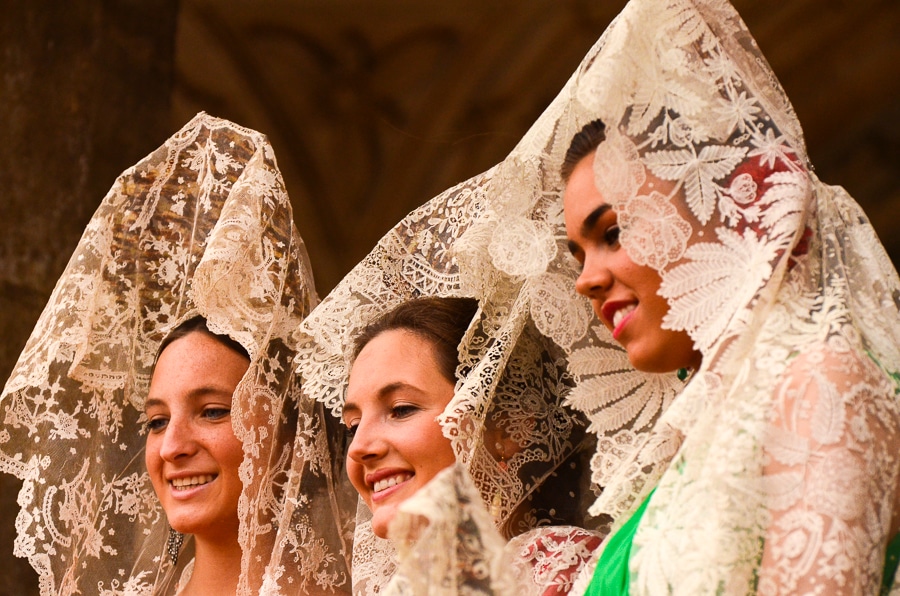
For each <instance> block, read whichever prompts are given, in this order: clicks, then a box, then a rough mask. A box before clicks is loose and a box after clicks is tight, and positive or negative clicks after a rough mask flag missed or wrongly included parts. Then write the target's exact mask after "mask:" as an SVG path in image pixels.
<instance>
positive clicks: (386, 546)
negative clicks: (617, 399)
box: [341, 297, 599, 595]
mask: <svg viewBox="0 0 900 596" xmlns="http://www.w3.org/2000/svg"><path fill="white" fill-rule="evenodd" d="M478 312H479V311H478V303H477V301H476V300H474V299H471V298H456V297H431V298H417V299H412V300H409V301H405V302H402V303H400V304H399V305H397V306H396V307H394V308H393V309H391V310H389V311H387V312H386V313H384V314H382V315H381V316H378V317H376V318H374V319H373V320H371V321H370V322H369V323H368V324H367V325H366V326H365V327H364V328H362V330H361V332H360V333H359V334H358V335H357V336H356V338H355V340H354V342H353V348H352V351H351V368H350V373H349V378H348V384H347V391H346V398H345V401H344V403H343V407H342V410H341V415H342V419H343V422H344V424H345V425H346V426H347V428H348V430H349V433H350V436H351V437H352V438H351V442H350V444H349V447H348V451H347V473H348V475H349V478H350V481H351V482H352V483H353V485H354V486H355V487H356V489H357V491H358V492H359V494H360V497H361V498H362V501H363V502H364V503H365V506H366V509H367V511H366V514H367V517H369V518H370V519H369V521H367V522H365V523H363V524H361V525H358V526H357V528H356V532H355V534H356V540H357V543H356V544H355V549H356V550H355V554H354V565H353V573H354V583H355V584H356V585H357V587H358V588H360V587H365V588H367V589H371V588H372V585H371V584H372V583H374V581H379V582H381V583H385V584H387V583H389V582H390V583H389V585H387V586H386V587H385V588H384V589H385V590H387V591H388V592H391V591H392V590H401V591H402V590H406V591H409V590H411V591H412V593H421V592H422V591H423V590H424V591H434V590H438V589H440V590H444V591H446V592H447V593H457V592H458V591H465V590H467V589H472V588H473V586H475V585H478V586H481V587H484V586H491V589H498V586H506V587H509V586H512V585H514V584H515V583H519V585H521V586H522V588H524V589H526V590H528V593H537V594H547V595H550V594H559V593H563V592H564V590H562V589H560V586H566V585H569V584H570V583H571V582H572V581H573V580H574V577H575V576H576V575H577V573H578V571H579V570H580V569H581V567H582V565H583V564H584V563H585V561H586V560H587V559H588V556H589V553H590V552H591V551H592V549H593V548H594V547H596V545H597V544H599V537H598V536H597V535H596V534H594V533H592V532H590V531H587V530H584V529H581V528H575V527H565V528H562V527H560V528H546V529H535V525H536V523H535V522H536V520H544V521H545V523H550V522H552V521H554V520H555V521H557V522H559V521H565V520H566V519H567V516H568V517H569V519H571V518H572V516H575V517H576V518H577V517H578V504H577V500H576V499H575V498H574V497H575V496H576V495H575V492H574V491H580V490H583V489H582V487H580V485H579V480H580V477H581V475H580V474H579V473H577V471H576V472H575V473H572V470H566V469H565V467H566V466H563V465H561V464H560V463H559V462H551V465H553V466H554V467H556V468H557V469H556V470H555V471H554V470H553V469H548V468H547V463H538V464H537V465H534V464H532V465H530V466H529V463H528V461H527V458H529V457H533V456H534V455H535V453H537V452H538V449H539V448H540V447H541V443H542V442H544V441H546V437H539V436H533V435H535V434H536V433H535V430H538V432H540V428H541V427H542V424H541V423H540V422H538V421H537V420H533V421H532V422H531V423H530V424H529V426H530V428H529V429H525V428H519V425H520V424H522V423H524V422H525V420H524V419H522V418H520V415H521V412H519V411H517V410H518V409H514V408H509V407H506V405H504V404H503V403H502V400H499V399H498V400H497V401H498V403H494V404H492V405H489V411H488V413H487V414H486V415H485V420H486V421H487V422H486V423H484V429H483V430H482V431H481V439H482V441H483V442H486V443H487V444H486V445H485V444H482V445H479V446H478V447H477V448H476V449H475V451H476V452H475V453H464V454H460V455H458V454H457V452H456V450H455V448H454V444H453V442H452V440H451V438H449V437H447V436H446V432H445V430H444V424H445V423H444V422H442V421H443V420H445V419H446V417H447V415H448V413H449V414H452V408H450V407H449V406H450V403H451V401H452V400H453V398H454V389H455V387H456V386H457V383H458V382H459V380H460V376H459V375H460V370H459V368H460V362H459V351H460V345H461V344H462V343H463V341H464V337H466V334H467V332H468V331H469V330H470V327H473V328H474V327H475V326H477V325H476V318H475V317H476V315H477V313H478ZM519 366H522V364H521V363H519V364H516V365H515V366H513V367H511V368H513V369H517V368H518V367H519ZM536 372H537V373H538V374H540V372H541V371H540V370H538V371H536ZM533 407H534V410H533V411H532V414H533V415H535V416H538V415H540V413H541V410H544V411H546V410H548V407H547V406H546V405H544V406H539V405H538V404H536V403H535V404H533ZM563 415H564V413H563V412H558V413H557V416H558V417H560V416H563ZM561 421H562V420H558V422H561ZM475 422H476V421H475V419H474V418H470V420H469V423H468V424H474V423H475ZM545 428H546V427H545ZM564 430H565V431H566V432H567V433H568V434H569V435H574V436H576V437H577V436H578V428H577V427H575V428H572V425H571V424H570V425H569V427H568V428H565V429H564ZM573 431H574V432H573ZM569 438H570V437H568V436H558V437H557V439H558V440H560V441H566V440H567V439H569ZM478 458H480V459H478ZM494 458H496V459H494ZM466 459H469V460H470V461H471V460H473V459H476V461H478V462H479V465H480V466H484V468H483V469H482V468H478V467H474V468H473V469H475V470H480V471H482V472H486V473H492V475H493V476H494V478H495V482H494V484H493V485H492V486H500V487H502V486H503V483H504V482H505V483H506V485H507V486H509V487H510V488H508V489H507V490H508V492H503V491H502V490H494V491H489V492H484V491H482V492H479V491H478V489H477V488H476V487H475V486H474V484H473V483H472V480H471V479H470V477H469V476H468V473H467V472H465V466H463V465H455V464H457V463H458V462H464V461H466ZM523 460H524V461H523ZM529 469H530V470H531V471H532V472H533V471H534V470H536V469H543V470H544V471H545V472H544V473H545V474H548V473H550V476H551V479H550V480H549V481H548V483H547V486H546V487H542V486H537V485H536V486H533V487H531V491H530V492H531V494H530V495H529V496H530V499H522V498H521V497H519V500H518V501H516V498H517V492H516V490H515V486H516V478H517V476H516V475H515V474H518V473H524V472H519V471H520V470H529ZM545 488H546V490H545ZM461 495H465V497H462V496H461ZM509 501H511V502H512V503H510V502H509ZM413 503H414V504H413ZM410 505H412V508H411V509H410V508H409V507H410ZM489 506H490V507H491V512H490V513H489V512H488V507H489ZM553 506H555V507H558V508H559V510H558V511H554V509H553ZM448 508H449V512H450V515H449V516H447V515H445V514H446V513H447V512H448ZM566 509H568V511H567V510H566ZM411 511H412V512H414V513H410V512H411ZM492 516H493V517H492ZM397 518H402V519H401V520H400V523H399V524H398V523H395V520H397ZM411 519H412V521H410V520H411ZM459 524H463V525H464V527H465V528H466V529H467V531H466V534H465V535H466V536H467V538H465V539H464V540H463V541H462V542H458V543H457V541H458V540H460V539H461V537H460V536H457V530H458V526H459ZM529 529H531V530H532V531H531V532H528V531H526V530H529ZM523 531H524V532H525V535H524V536H520V537H519V538H517V540H516V541H515V542H514V543H512V546H509V547H505V546H504V544H505V542H506V540H505V538H504V537H503V536H501V533H500V532H503V533H504V534H505V535H506V537H507V538H508V537H509V536H512V535H516V534H522V533H523ZM371 534H374V537H373V536H371ZM476 536H477V540H478V541H480V542H481V541H483V542H486V543H489V544H491V545H492V546H493V547H494V548H495V551H494V552H490V549H483V550H481V549H472V548H471V547H472V543H473V542H474V540H475V537H476ZM436 537H440V538H439V539H436ZM378 539H389V540H382V541H381V542H380V543H379V540H378ZM545 543H548V544H551V545H552V547H551V548H549V549H548V548H545ZM378 544H380V545H381V548H382V550H383V554H382V555H381V556H379V555H378V554H377V551H378V547H377V545H378ZM563 544H568V545H570V547H571V548H569V550H568V551H566V550H565V549H563V548H561V545H563ZM366 545H368V546H366ZM454 545H455V546H454ZM394 547H397V548H399V550H400V554H401V556H400V557H399V559H398V558H397V556H396V555H395V553H394ZM553 547H555V548H553ZM505 548H506V549H507V551H508V552H506V553H504V552H503V550H504V549H505ZM529 549H530V550H529ZM520 551H523V552H524V553H525V554H524V555H523V554H521V552H520ZM562 552H566V553H567V555H566V556H561V553H562ZM494 555H496V556H495V557H494V558H493V559H492V558H491V556H494ZM482 557H484V559H482ZM535 561H539V565H534V563H535ZM476 562H481V563H483V564H484V565H485V566H486V567H487V568H488V569H490V571H485V573H483V574H481V576H480V577H477V578H473V577H471V576H467V575H466V574H465V573H459V572H460V569H468V568H470V567H472V566H474V565H475V564H476ZM510 562H512V564H514V565H516V566H518V568H519V572H520V573H521V574H522V575H521V576H520V577H519V578H516V577H515V576H513V575H511V574H510V573H509V570H508V569H503V568H502V565H503V564H504V563H505V564H507V565H509V564H510ZM398 563H399V568H398V567H397V565H398ZM395 569H399V572H397V573H395V571H394V570H395ZM370 573H372V574H373V575H374V576H375V577H370V576H369V574H370ZM379 574H380V575H382V577H380V578H379V577H378V575H379ZM364 579H365V580H368V581H367V582H364V581H363V580H364ZM504 582H507V583H504ZM438 586H440V588H439V587H438Z"/></svg>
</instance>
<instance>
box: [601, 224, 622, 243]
mask: <svg viewBox="0 0 900 596" xmlns="http://www.w3.org/2000/svg"><path fill="white" fill-rule="evenodd" d="M603 241H604V242H605V243H606V244H608V245H609V246H615V245H617V244H618V243H619V226H618V225H611V226H609V227H608V228H606V230H605V231H604V232H603Z"/></svg>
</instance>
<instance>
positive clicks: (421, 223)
mask: <svg viewBox="0 0 900 596" xmlns="http://www.w3.org/2000/svg"><path fill="white" fill-rule="evenodd" d="M519 163H520V162H519V159H518V158H517V157H512V158H510V160H509V161H508V162H504V163H503V164H501V165H500V166H498V167H497V168H495V169H493V170H491V171H489V172H487V173H485V174H483V175H481V176H477V177H475V178H473V179H471V180H468V181H466V182H463V183H462V184H460V185H458V186H456V187H454V188H451V189H449V190H447V191H445V192H444V193H442V194H440V195H439V196H437V197H435V198H434V199H432V200H431V201H429V202H428V203H426V204H425V205H423V206H422V207H421V208H419V209H417V210H416V211H414V212H412V213H411V214H409V215H408V216H407V217H406V218H404V219H403V221H401V222H400V223H399V224H397V226H395V227H394V229H392V230H391V231H390V232H389V233H388V234H387V235H386V236H385V237H384V238H382V239H381V240H380V241H379V243H378V244H377V246H376V247H375V248H374V249H373V250H372V252H371V253H370V254H369V255H368V256H367V257H366V258H365V259H364V260H363V261H362V262H361V263H359V264H358V265H357V266H356V267H355V268H354V269H353V270H352V271H351V272H350V273H349V274H348V275H347V276H346V277H345V278H344V279H343V280H342V281H341V283H340V284H338V285H337V286H336V287H335V289H334V290H333V291H332V292H331V293H330V294H329V295H328V296H327V297H326V298H325V299H324V300H323V301H322V303H321V304H320V305H319V306H318V307H317V308H316V309H315V310H314V311H313V312H312V313H311V314H310V315H309V316H308V317H307V318H306V319H305V320H304V322H303V324H302V325H301V327H300V331H299V339H298V343H299V346H300V348H299V353H298V357H297V360H296V362H297V369H298V371H299V373H300V376H301V379H302V384H303V390H304V393H305V394H307V395H308V396H309V397H310V398H311V399H313V400H315V401H317V402H320V403H324V404H326V405H327V406H328V408H329V409H330V410H331V411H332V412H333V413H334V414H335V416H336V417H337V416H339V415H340V410H341V407H342V404H343V399H344V390H345V385H346V382H347V377H348V358H349V351H350V349H351V348H350V347H351V345H352V343H353V342H352V340H353V338H354V337H355V336H356V335H357V334H358V333H359V332H360V331H361V330H362V329H363V328H364V327H365V326H366V325H367V324H368V323H369V322H371V321H372V320H374V319H375V318H376V317H378V316H379V315H381V314H383V313H385V312H387V311H388V310H390V309H391V308H392V307H394V306H396V305H397V304H400V303H401V302H403V301H405V300H408V299H410V298H413V297H417V296H469V297H474V298H477V299H478V301H479V311H478V313H477V314H476V316H475V319H474V321H473V323H472V325H471V326H470V328H469V330H468V331H467V333H466V335H465V337H464V339H463V341H462V344H461V345H460V362H461V365H460V368H459V370H458V378H459V379H460V380H459V381H458V383H457V387H456V392H455V395H454V398H453V399H452V401H451V402H450V404H449V405H448V407H447V408H446V410H445V411H444V414H443V415H442V417H441V419H440V422H441V424H442V426H443V429H444V434H445V435H446V436H447V437H448V438H449V439H450V440H451V442H452V445H453V448H454V450H455V453H456V456H457V461H458V462H459V464H460V465H461V466H462V467H463V469H464V470H465V471H466V473H467V475H468V476H469V477H471V479H472V480H474V486H475V487H476V490H477V493H478V494H479V495H480V499H478V500H476V501H477V502H474V501H467V504H468V505H471V506H472V507H476V508H486V507H487V508H490V509H492V510H493V514H494V526H495V527H496V530H493V529H491V531H494V532H496V531H499V532H500V533H502V535H504V536H505V537H507V538H509V537H511V536H514V535H519V534H522V533H523V532H526V531H529V530H532V529H534V528H537V527H540V526H550V525H552V526H560V525H565V524H574V525H575V526H587V527H595V526H597V525H598V524H599V523H600V522H599V521H598V520H588V519H586V516H585V512H586V510H587V507H588V505H589V504H590V502H592V501H593V499H594V496H595V495H594V494H593V492H592V491H591V490H590V487H589V464H588V461H589V459H590V457H591V456H592V454H593V451H594V442H593V437H592V436H591V435H590V434H589V433H587V432H586V428H587V424H586V420H585V418H584V417H583V416H581V415H579V414H578V413H576V412H575V411H573V410H572V409H571V408H569V407H567V406H566V405H565V403H564V402H565V399H566V396H567V394H568V393H569V391H570V390H571V388H572V377H571V374H570V372H569V371H568V370H567V365H566V360H565V352H564V350H563V345H561V344H559V343H558V342H555V341H553V340H552V339H551V338H549V337H548V336H547V335H546V334H544V333H542V332H541V330H540V326H539V323H538V321H537V320H536V318H535V316H534V315H535V314H537V316H539V317H547V316H550V317H557V316H566V313H564V312H563V313H555V312H540V313H535V311H534V310H532V308H531V300H530V295H529V293H528V291H529V290H523V287H526V288H527V287H528V286H527V285H528V283H529V277H528V276H527V275H522V274H520V273H519V272H518V271H516V272H511V273H509V272H504V271H498V270H496V269H494V268H493V267H492V268H491V269H492V270H491V271H488V270H486V269H485V270H483V271H482V273H484V275H485V278H484V279H483V280H480V279H479V280H475V279H471V277H466V276H465V275H464V274H463V265H462V260H463V258H469V259H470V260H471V259H472V257H471V256H466V255H465V253H464V252H463V251H464V246H463V245H462V241H463V239H464V238H465V237H467V236H468V235H474V236H475V237H476V239H477V237H478V235H479V234H480V231H481V227H480V226H482V225H483V219H484V217H485V209H486V208H487V207H489V206H490V204H491V203H493V202H495V201H499V200H503V199H504V198H506V192H507V189H506V188H504V186H503V184H504V183H505V182H506V177H508V176H510V175H515V176H517V177H518V176H520V175H521V176H522V177H523V180H522V182H526V183H529V184H533V182H534V180H533V179H524V178H527V176H526V174H527V173H528V172H520V170H519ZM529 172H535V170H534V169H533V168H532V166H529ZM531 191H533V188H529V192H531ZM512 233H513V234H515V233H516V231H515V230H513V231H512ZM527 233H529V232H528V231H527V230H526V231H525V233H524V234H527ZM524 234H522V233H520V237H524ZM541 248H542V249H544V250H554V251H555V249H556V248H555V243H554V240H553V239H552V238H550V246H549V247H541ZM527 254H528V253H523V255H522V256H523V258H524V256H525V255H527ZM482 256H483V257H485V258H489V257H488V255H482ZM516 264H518V263H516ZM539 265H540V263H539ZM481 281H484V283H483V284H481V283H480V282H481ZM570 283H571V282H570V281H569V280H567V281H566V282H565V284H566V285H561V286H559V287H558V288H556V290H557V291H558V292H563V293H565V292H567V291H568V288H567V285H568V284H570ZM572 308H574V309H576V310H577V311H578V313H579V314H580V315H581V316H582V318H585V319H586V318H587V313H589V309H586V306H585V305H584V304H581V303H578V304H575V305H573V306H572ZM581 333H584V329H582V330H581ZM613 351H614V352H615V353H616V354H619V355H621V352H620V351H619V350H617V349H613ZM498 445H503V447H502V448H498ZM459 477H460V476H459V475H449V476H448V477H447V478H448V480H449V481H448V484H447V486H446V490H447V491H449V497H448V498H450V500H451V501H453V500H454V499H456V495H457V494H465V489H464V488H460V486H459V485H457V484H455V482H454V480H453V479H454V478H459ZM458 491H460V492H458ZM445 496H447V495H445ZM454 502H455V501H454ZM450 509H452V508H449V509H448V508H445V509H444V511H449V510H450ZM436 513H438V514H439V512H437V511H436ZM473 515H474V516H475V517H476V518H477V519H482V520H483V519H484V516H480V515H478V514H473ZM368 517H369V516H368V509H367V508H366V507H365V505H363V504H362V502H361V501H360V506H359V517H358V519H357V523H356V531H355V537H354V544H353V583H354V592H355V593H359V594H373V593H378V592H379V591H380V590H381V589H382V587H383V586H385V584H387V582H388V581H389V580H390V578H391V577H392V576H393V575H394V571H395V561H396V553H395V552H394V548H393V546H392V544H391V542H390V541H387V540H383V539H379V538H377V537H376V536H375V535H374V534H373V533H372V530H371V524H370V522H369V519H368ZM438 517H440V516H439V515H438ZM432 522H433V523H434V524H438V523H439V522H438V521H435V519H432ZM443 522H446V523H447V524H449V525H450V526H451V527H455V524H456V521H455V518H453V519H443ZM551 531H552V530H551ZM576 533H578V531H577V530H576ZM451 535H455V534H451ZM395 538H397V539H398V540H400V541H402V540H403V537H395ZM561 541H562V540H561ZM500 542H501V543H502V542H503V541H502V540H501V541H500ZM434 548H435V549H445V552H447V549H451V548H452V546H451V545H439V546H438V545H435V547H434ZM435 552H436V551H435ZM579 552H580V551H579ZM454 569H455V568H448V574H451V575H452V574H453V573H455V571H454ZM437 576H438V577H441V574H440V573H437ZM448 581H449V578H448ZM454 581H455V580H454ZM537 581H541V580H540V578H538V579H537Z"/></svg>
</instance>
